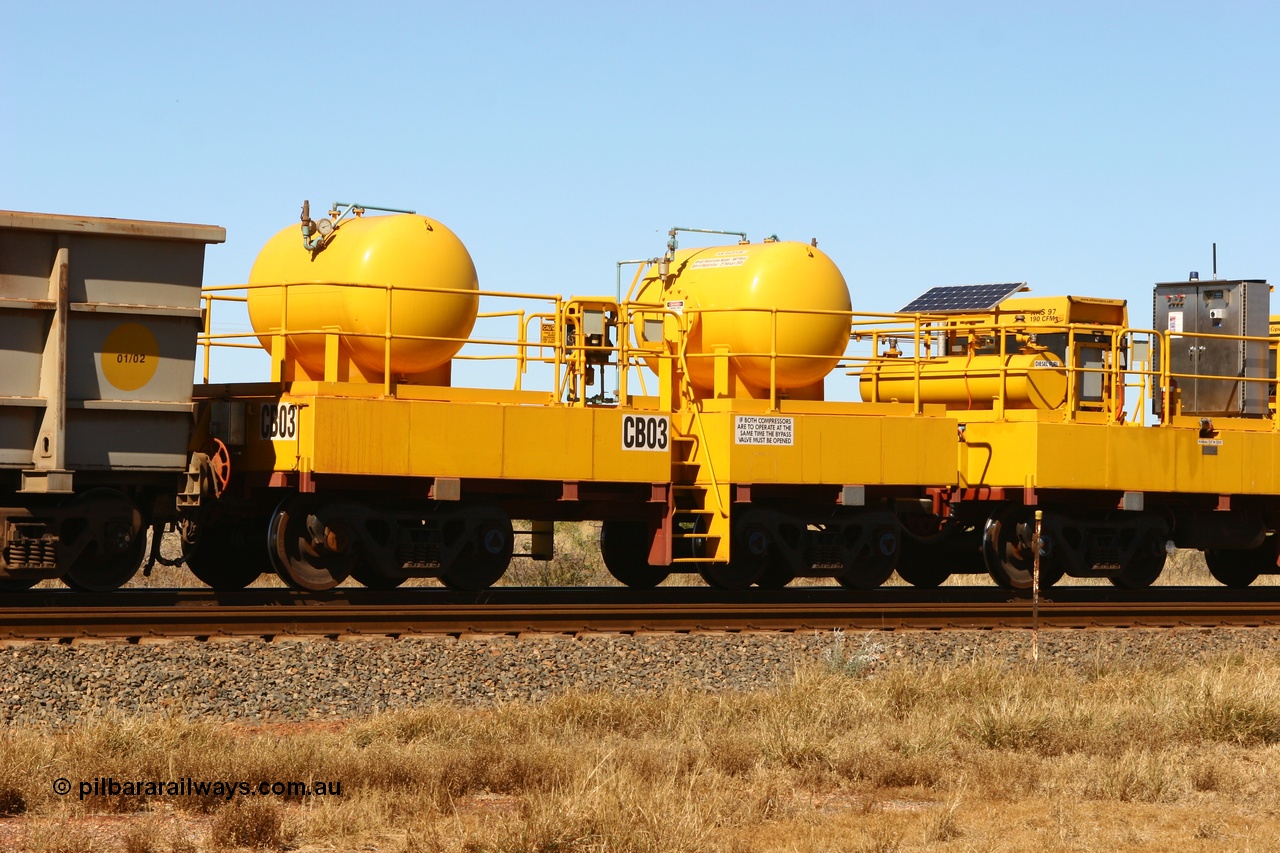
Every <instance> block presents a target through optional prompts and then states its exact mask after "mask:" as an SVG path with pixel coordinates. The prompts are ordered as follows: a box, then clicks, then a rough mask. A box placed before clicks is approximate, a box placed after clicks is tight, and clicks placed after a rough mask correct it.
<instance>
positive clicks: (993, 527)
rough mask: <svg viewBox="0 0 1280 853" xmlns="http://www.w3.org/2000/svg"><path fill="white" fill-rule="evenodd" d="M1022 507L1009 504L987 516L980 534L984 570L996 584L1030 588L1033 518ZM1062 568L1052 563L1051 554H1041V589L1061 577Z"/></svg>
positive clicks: (1014, 587) (1008, 587)
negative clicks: (992, 516)
mask: <svg viewBox="0 0 1280 853" xmlns="http://www.w3.org/2000/svg"><path fill="white" fill-rule="evenodd" d="M1033 518H1034V516H1033V515H1032V513H1031V512H1030V511H1028V510H1026V509H1023V508H1022V507H1010V508H1008V509H1006V510H1005V511H1004V512H1002V513H1000V514H999V515H998V516H996V517H995V518H991V519H988V521H987V526H986V529H985V530H984V531H983V535H982V555H983V557H984V559H985V560H986V564H987V572H988V573H989V574H990V575H991V579H992V580H993V581H995V582H996V585H997V586H1000V587H1003V588H1004V589H1031V585H1032V580H1033V578H1032V573H1033V571H1034V568H1035V550H1034V545H1033V543H1032V539H1034V538H1035V521H1034V520H1033ZM1062 575H1063V572H1062V569H1060V568H1058V567H1057V566H1055V565H1054V560H1053V558H1052V555H1051V554H1048V553H1042V554H1041V555H1040V588H1041V589H1045V588H1047V587H1050V586H1053V585H1054V584H1055V583H1057V582H1058V581H1059V580H1061V579H1062Z"/></svg>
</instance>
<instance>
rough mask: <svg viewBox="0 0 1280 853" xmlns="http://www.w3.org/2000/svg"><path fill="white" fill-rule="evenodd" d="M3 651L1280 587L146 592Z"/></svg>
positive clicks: (954, 611)
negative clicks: (45, 643) (1041, 592)
mask: <svg viewBox="0 0 1280 853" xmlns="http://www.w3.org/2000/svg"><path fill="white" fill-rule="evenodd" d="M3 601H4V604H3V606H0V640H11V641H12V640H56V641H69V640H70V641H74V640H84V639H92V638H104V639H105V638H119V639H127V640H130V641H146V640H148V639H151V638H170V637H174V638H177V637H198V638H209V637H265V638H275V637H281V636H291V635H298V636H307V635H311V636H315V635H320V636H343V635H371V636H397V637H398V636H412V635H430V634H437V635H441V634H443V635H457V636H466V635H476V634H480V635H486V634H516V635H519V634H527V633H554V634H589V633H598V632H608V633H639V632H733V631H829V630H836V629H840V630H861V631H865V630H947V629H974V628H978V629H1028V628H1031V627H1033V625H1038V626H1039V627H1041V628H1057V629H1089V628H1122V627H1151V628H1168V627H1223V626H1240V627H1247V626H1277V625H1280V587H1261V588H1257V589H1252V590H1247V591H1241V590H1229V589H1225V588H1217V589H1207V588H1199V587H1161V588H1157V589H1147V590H1141V591H1131V590H1119V589H1110V588H1103V587H1074V588H1073V587H1067V588H1062V589H1054V590H1052V591H1051V595H1047V596H1045V597H1042V599H1041V600H1040V604H1039V608H1038V614H1036V613H1034V612H1033V606H1032V602H1031V600H1030V599H1029V598H1023V597H1016V596H1013V595H1011V594H1010V593H1008V592H1005V591H1002V590H999V589H995V588H991V587H948V588H943V589H937V590H919V589H910V588H888V589H881V590H876V591H874V592H862V593H856V592H851V591H849V590H844V589H835V588H801V589H793V590H790V589H789V590H782V591H780V592H779V591H771V592H767V593H766V592H764V591H761V590H747V591H744V592H739V593H725V592H722V591H716V590H709V589H701V588H671V589H658V590H646V591H644V592H643V593H640V594H637V592H636V591H633V590H623V589H567V588H566V589H518V588H502V589H493V590H488V591H486V592H484V593H480V594H461V593H454V592H449V591H447V590H440V589H407V590H396V591H392V592H375V591H372V590H363V589H343V590H335V591H333V592H331V593H326V594H322V595H318V594H301V593H296V592H293V591H290V590H282V589H252V590H243V591H238V592H235V593H218V592H213V591H209V590H195V589H182V590H178V589H174V590H137V591H122V592H115V593H111V594H107V595H86V594H78V593H74V592H70V591H62V590H47V591H46V590H39V591H32V592H26V593H21V594H12V593H11V594H7V595H6V596H5V597H4V599H3Z"/></svg>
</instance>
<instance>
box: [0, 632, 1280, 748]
mask: <svg viewBox="0 0 1280 853" xmlns="http://www.w3.org/2000/svg"><path fill="white" fill-rule="evenodd" d="M1278 650H1280V629H1271V628H1240V629H1233V628H1216V629H1191V628H1186V629H1171V630H1156V629H1134V628H1129V629H1122V630H1088V631H1083V630H1082V631H1062V630H1058V631H1045V632H1041V634H1040V636H1039V661H1040V664H1041V665H1050V666H1066V667H1071V668H1078V669H1081V670H1095V669H1097V668H1099V667H1106V668H1110V667H1113V666H1123V665H1125V664H1126V662H1129V663H1137V662H1139V661H1140V662H1142V663H1144V664H1146V665H1152V664H1154V665H1157V666H1158V665H1162V664H1164V665H1176V664H1181V663H1185V662H1187V661H1192V660H1196V659H1214V658H1222V657H1224V656H1229V655H1235V654H1248V653H1251V652H1276V651H1278ZM1031 652H1032V635H1031V633H1030V632H1029V631H1017V630H999V631H945V632H924V631H894V632H887V631H884V632H869V633H849V634H840V633H832V632H825V633H815V632H805V633H794V634H787V633H741V634H693V635H679V634H637V635H624V634H600V635H580V636H559V635H553V636H532V637H530V636H522V637H518V638H517V637H507V636H502V637H465V636H464V637H461V638H455V637H404V638H400V639H390V638H355V639H346V638H343V639H338V640H333V639H325V638H315V639H296V640H295V639H289V640H277V641H274V642H267V641H263V640H214V641H197V640H172V641H165V642H156V643H142V644H130V643H127V642H123V641H121V642H114V641H95V642H85V643H72V644H62V643H42V642H35V643H14V644H9V645H4V646H0V719H2V720H3V721H4V722H5V723H14V722H27V723H40V724H54V725H63V724H67V723H72V722H74V721H75V720H77V719H78V718H82V717H86V716H88V717H98V716H101V715H103V714H111V713H115V714H125V715H134V714H175V715H179V716H184V717H191V718H204V719H213V720H227V721H231V720H239V721H281V722H284V721H308V720H338V719H344V718H351V717H358V716H363V715H367V714H370V713H376V712H380V711H388V710H395V709H407V708H413V707H416V706H420V705H423V704H426V703H432V702H450V703H458V704H464V705H476V706H483V705H492V704H494V703H500V702H512V701H528V700H533V701H536V700H539V699H543V698H546V697H549V696H552V695H554V694H556V693H560V692H563V691H566V690H586V691H610V692H615V693H624V694H625V693H643V692H653V691H661V690H665V689H667V688H671V687H684V688H687V689H692V690H698V691H743V690H752V689H757V688H767V687H770V686H773V685H776V684H779V683H782V682H785V681H786V680H787V679H789V678H791V677H792V675H793V674H794V673H795V672H796V671H797V669H799V668H802V667H806V666H819V667H831V668H838V669H840V670H841V671H843V672H846V673H848V674H850V675H853V676H856V677H871V678H874V677H875V675H876V673H878V672H882V671H884V670H885V669H886V668H891V667H894V666H903V665H923V664H929V663H934V664H940V665H965V664H968V663H972V662H976V661H986V662H993V661H994V662H997V663H1000V662H1004V663H1008V664H1010V665H1015V664H1016V665H1027V664H1029V662H1030V660H1031Z"/></svg>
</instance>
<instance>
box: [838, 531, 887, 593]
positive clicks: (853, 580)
mask: <svg viewBox="0 0 1280 853" xmlns="http://www.w3.org/2000/svg"><path fill="white" fill-rule="evenodd" d="M901 547H902V537H900V536H899V535H898V532H897V531H896V530H894V529H893V528H892V527H890V526H889V525H887V524H885V525H880V526H878V527H876V529H875V530H873V531H872V532H871V553H870V554H869V555H868V556H866V557H864V558H862V559H859V560H856V561H854V562H852V563H850V564H849V565H848V566H847V568H846V569H845V572H844V574H842V575H840V576H839V577H837V578H836V583H838V584H840V585H841V586H842V587H845V588H846V589H877V588H879V587H880V586H881V585H883V584H884V582H885V581H887V580H888V579H889V578H891V577H893V570H894V568H896V567H897V565H898V556H899V553H900V551H901Z"/></svg>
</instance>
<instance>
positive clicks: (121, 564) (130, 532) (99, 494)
mask: <svg viewBox="0 0 1280 853" xmlns="http://www.w3.org/2000/svg"><path fill="white" fill-rule="evenodd" d="M71 503H72V505H73V506H74V505H86V506H87V505H89V504H97V506H96V507H94V511H93V513H92V514H91V516H90V517H91V518H93V517H105V519H106V520H105V521H104V522H103V529H102V537H101V540H102V541H101V543H98V542H97V541H94V542H92V543H90V544H89V546H88V547H87V548H85V550H84V551H82V552H81V553H80V556H79V557H77V558H76V559H75V561H74V562H73V563H72V564H71V565H70V566H69V567H68V568H67V571H66V573H65V574H64V575H63V576H62V582H63V583H64V584H66V585H67V586H69V587H71V588H72V589H74V590H77V591H79V592H111V591H112V590H115V589H119V588H120V587H122V586H124V585H125V584H126V583H128V582H129V580H130V579H131V578H132V577H133V576H134V575H135V574H137V572H138V569H139V568H140V567H141V566H142V558H143V556H144V555H145V553H146V548H147V537H146V536H145V535H144V525H143V523H142V513H141V512H139V511H138V508H137V507H136V506H134V505H133V501H131V500H129V498H128V497H127V496H126V495H124V494H123V493H121V492H118V491H116V490H115V489H106V488H99V489H89V490H88V491H87V492H82V493H81V494H79V495H76V496H75V497H74V498H72V500H71Z"/></svg>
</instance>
